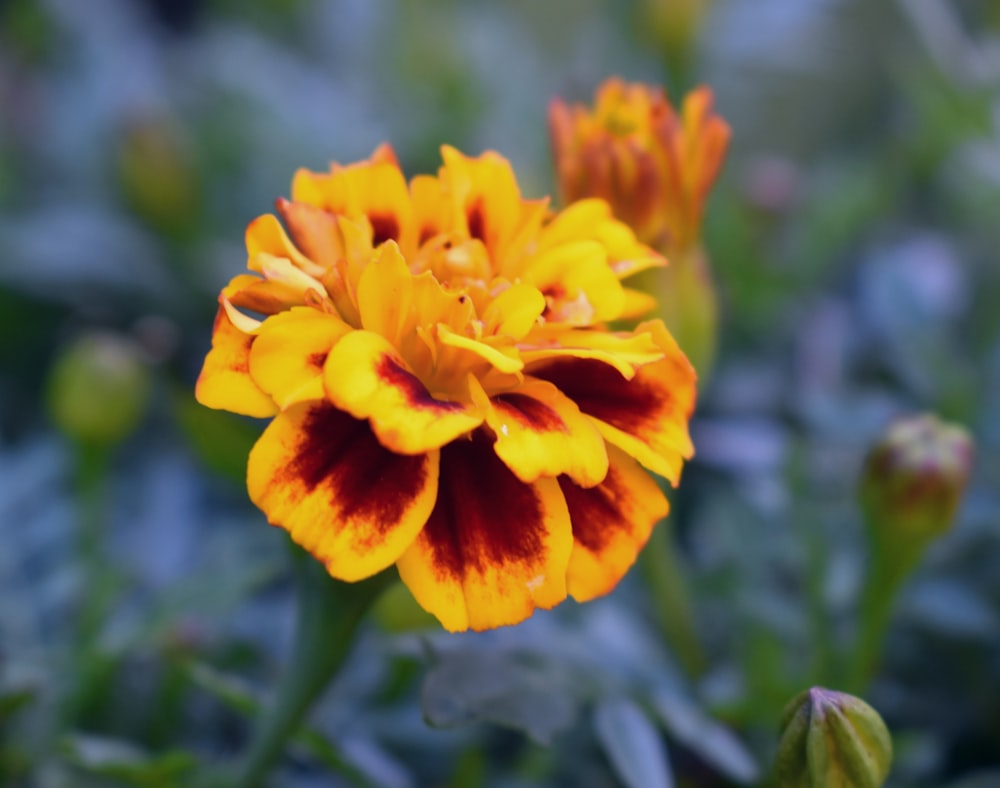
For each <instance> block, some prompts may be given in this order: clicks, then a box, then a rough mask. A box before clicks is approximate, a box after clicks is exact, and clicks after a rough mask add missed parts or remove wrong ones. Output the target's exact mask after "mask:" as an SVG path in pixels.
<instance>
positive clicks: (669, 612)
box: [640, 524, 705, 678]
mask: <svg viewBox="0 0 1000 788" xmlns="http://www.w3.org/2000/svg"><path fill="white" fill-rule="evenodd" d="M640 564H641V566H642V571H643V573H644V574H645V576H646V582H647V584H648V585H649V589H650V596H651V599H652V603H653V610H654V613H655V615H656V619H657V623H658V625H659V627H660V630H661V632H662V633H663V635H664V637H665V638H666V640H667V643H669V645H670V647H671V648H672V649H673V650H674V652H675V653H676V654H677V658H678V659H679V660H680V662H681V665H682V666H683V667H684V670H685V671H686V672H687V674H688V675H689V676H691V677H692V678H694V677H697V676H699V675H700V674H701V673H702V671H703V670H704V668H705V655H704V654H703V652H702V650H701V644H700V643H699V641H698V635H697V633H696V631H695V627H694V613H693V612H692V609H691V598H690V596H689V594H688V590H687V586H686V584H685V578H684V575H683V571H682V568H681V562H680V561H678V560H677V551H676V548H675V545H674V540H673V534H672V533H671V531H670V529H669V528H668V527H667V526H666V525H663V524H661V525H659V526H658V527H656V528H654V529H653V533H652V535H651V536H650V537H649V543H648V544H647V545H646V547H645V549H644V550H643V551H642V559H641V562H640Z"/></svg>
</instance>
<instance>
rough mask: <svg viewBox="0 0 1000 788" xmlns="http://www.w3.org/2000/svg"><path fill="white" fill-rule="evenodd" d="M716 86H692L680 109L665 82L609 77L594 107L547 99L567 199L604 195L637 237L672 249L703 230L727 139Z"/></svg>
mask: <svg viewBox="0 0 1000 788" xmlns="http://www.w3.org/2000/svg"><path fill="white" fill-rule="evenodd" d="M712 102H713V96H712V91H711V90H709V89H708V88H706V87H700V88H697V89H696V90H694V91H692V92H691V93H689V94H688V95H687V96H686V97H685V98H684V102H683V104H682V105H681V109H680V113H678V112H677V111H676V110H675V109H674V107H673V106H672V105H671V103H670V102H669V101H668V100H667V96H666V94H665V93H664V92H663V90H662V89H660V88H656V87H652V86H649V85H643V84H637V83H627V82H624V81H622V80H620V79H615V78H612V79H609V80H607V81H606V82H605V83H604V84H603V85H602V86H601V87H600V88H599V89H598V91H597V95H596V97H595V102H594V106H593V109H591V108H588V107H585V106H583V105H579V104H577V105H573V106H569V105H567V104H566V103H565V102H563V101H562V100H560V99H555V100H553V101H552V103H551V104H550V105H549V130H550V133H551V135H552V145H553V148H554V151H555V159H556V171H557V174H558V179H559V188H560V191H561V193H562V198H563V200H564V201H566V202H571V201H573V200H578V199H581V198H583V197H590V196H593V197H602V198H604V199H605V200H607V201H608V202H609V203H610V204H611V206H612V209H613V210H614V214H615V216H616V217H618V218H619V219H621V220H622V221H623V222H625V223H626V224H628V225H629V226H630V227H632V228H633V229H634V230H635V232H636V234H637V235H638V236H639V239H640V240H641V241H643V242H644V243H647V244H650V245H652V246H655V247H656V248H658V249H667V250H669V252H670V253H671V254H674V253H677V252H684V251H686V250H687V249H688V248H689V247H690V246H691V245H693V244H694V243H696V242H697V240H698V237H699V234H700V229H699V228H700V225H701V215H702V208H703V206H704V202H705V199H706V197H707V196H708V190H709V189H710V188H711V186H712V183H713V182H714V181H715V178H716V176H717V175H718V172H719V168H720V167H721V166H722V160H723V158H724V157H725V154H726V149H727V147H728V145H729V136H730V132H729V126H728V125H727V124H726V122H725V121H724V120H722V118H720V117H719V116H718V115H716V114H715V113H714V112H713V111H712Z"/></svg>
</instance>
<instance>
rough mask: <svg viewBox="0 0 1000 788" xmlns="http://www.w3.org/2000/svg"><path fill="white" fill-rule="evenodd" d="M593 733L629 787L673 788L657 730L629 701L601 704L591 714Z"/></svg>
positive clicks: (614, 700) (616, 699) (613, 701)
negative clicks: (592, 716)
mask: <svg viewBox="0 0 1000 788" xmlns="http://www.w3.org/2000/svg"><path fill="white" fill-rule="evenodd" d="M594 730H595V731H596V733H597V738H598V739H599V740H600V742H601V746H602V747H603V748H604V752H605V753H606V754H607V756H608V760H609V761H611V765H612V766H613V767H614V770H615V773H616V774H617V775H618V777H619V778H620V779H621V781H622V782H623V783H624V784H625V785H626V786H628V788H672V786H673V784H674V779H673V773H672V772H671V770H670V764H669V763H668V762H667V754H666V750H665V748H664V746H663V742H662V740H661V739H660V734H659V731H657V729H656V727H655V726H654V725H653V723H652V721H651V720H650V719H649V717H647V716H646V714H645V712H644V711H643V710H642V709H640V708H639V707H638V706H637V705H636V704H635V703H633V702H632V701H631V700H628V699H627V698H615V699H613V700H609V701H605V702H603V703H601V704H600V705H599V706H598V707H597V709H596V710H595V711H594Z"/></svg>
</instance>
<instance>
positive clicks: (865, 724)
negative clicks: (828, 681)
mask: <svg viewBox="0 0 1000 788" xmlns="http://www.w3.org/2000/svg"><path fill="white" fill-rule="evenodd" d="M781 731H782V732H781V740H780V742H779V744H778V754H777V756H776V758H775V764H774V777H775V784H776V785H777V786H778V788H848V786H850V788H879V786H881V785H882V784H883V783H884V782H885V780H886V777H887V776H888V774H889V767H890V766H891V764H892V738H891V737H890V735H889V731H888V729H887V728H886V726H885V723H884V722H883V721H882V718H881V717H880V716H879V714H878V712H877V711H875V709H873V708H872V707H871V706H869V705H868V704H867V703H865V702H864V701H863V700H861V699H860V698H857V697H855V696H853V695H848V694H846V693H843V692H835V691H833V690H828V689H823V688H821V687H813V688H812V689H809V690H806V691H805V692H802V693H801V694H799V695H797V696H796V697H795V698H793V699H792V701H791V702H790V703H789V704H788V705H787V706H786V707H785V711H784V712H783V714H782V719H781Z"/></svg>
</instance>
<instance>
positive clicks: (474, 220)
mask: <svg viewBox="0 0 1000 788" xmlns="http://www.w3.org/2000/svg"><path fill="white" fill-rule="evenodd" d="M465 218H466V225H467V226H468V228H469V237H470V238H477V239H479V240H480V241H482V242H483V243H486V214H485V213H484V211H483V199H482V197H480V198H478V199H476V200H475V201H473V203H472V204H471V205H469V206H468V207H467V208H466V209H465Z"/></svg>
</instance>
